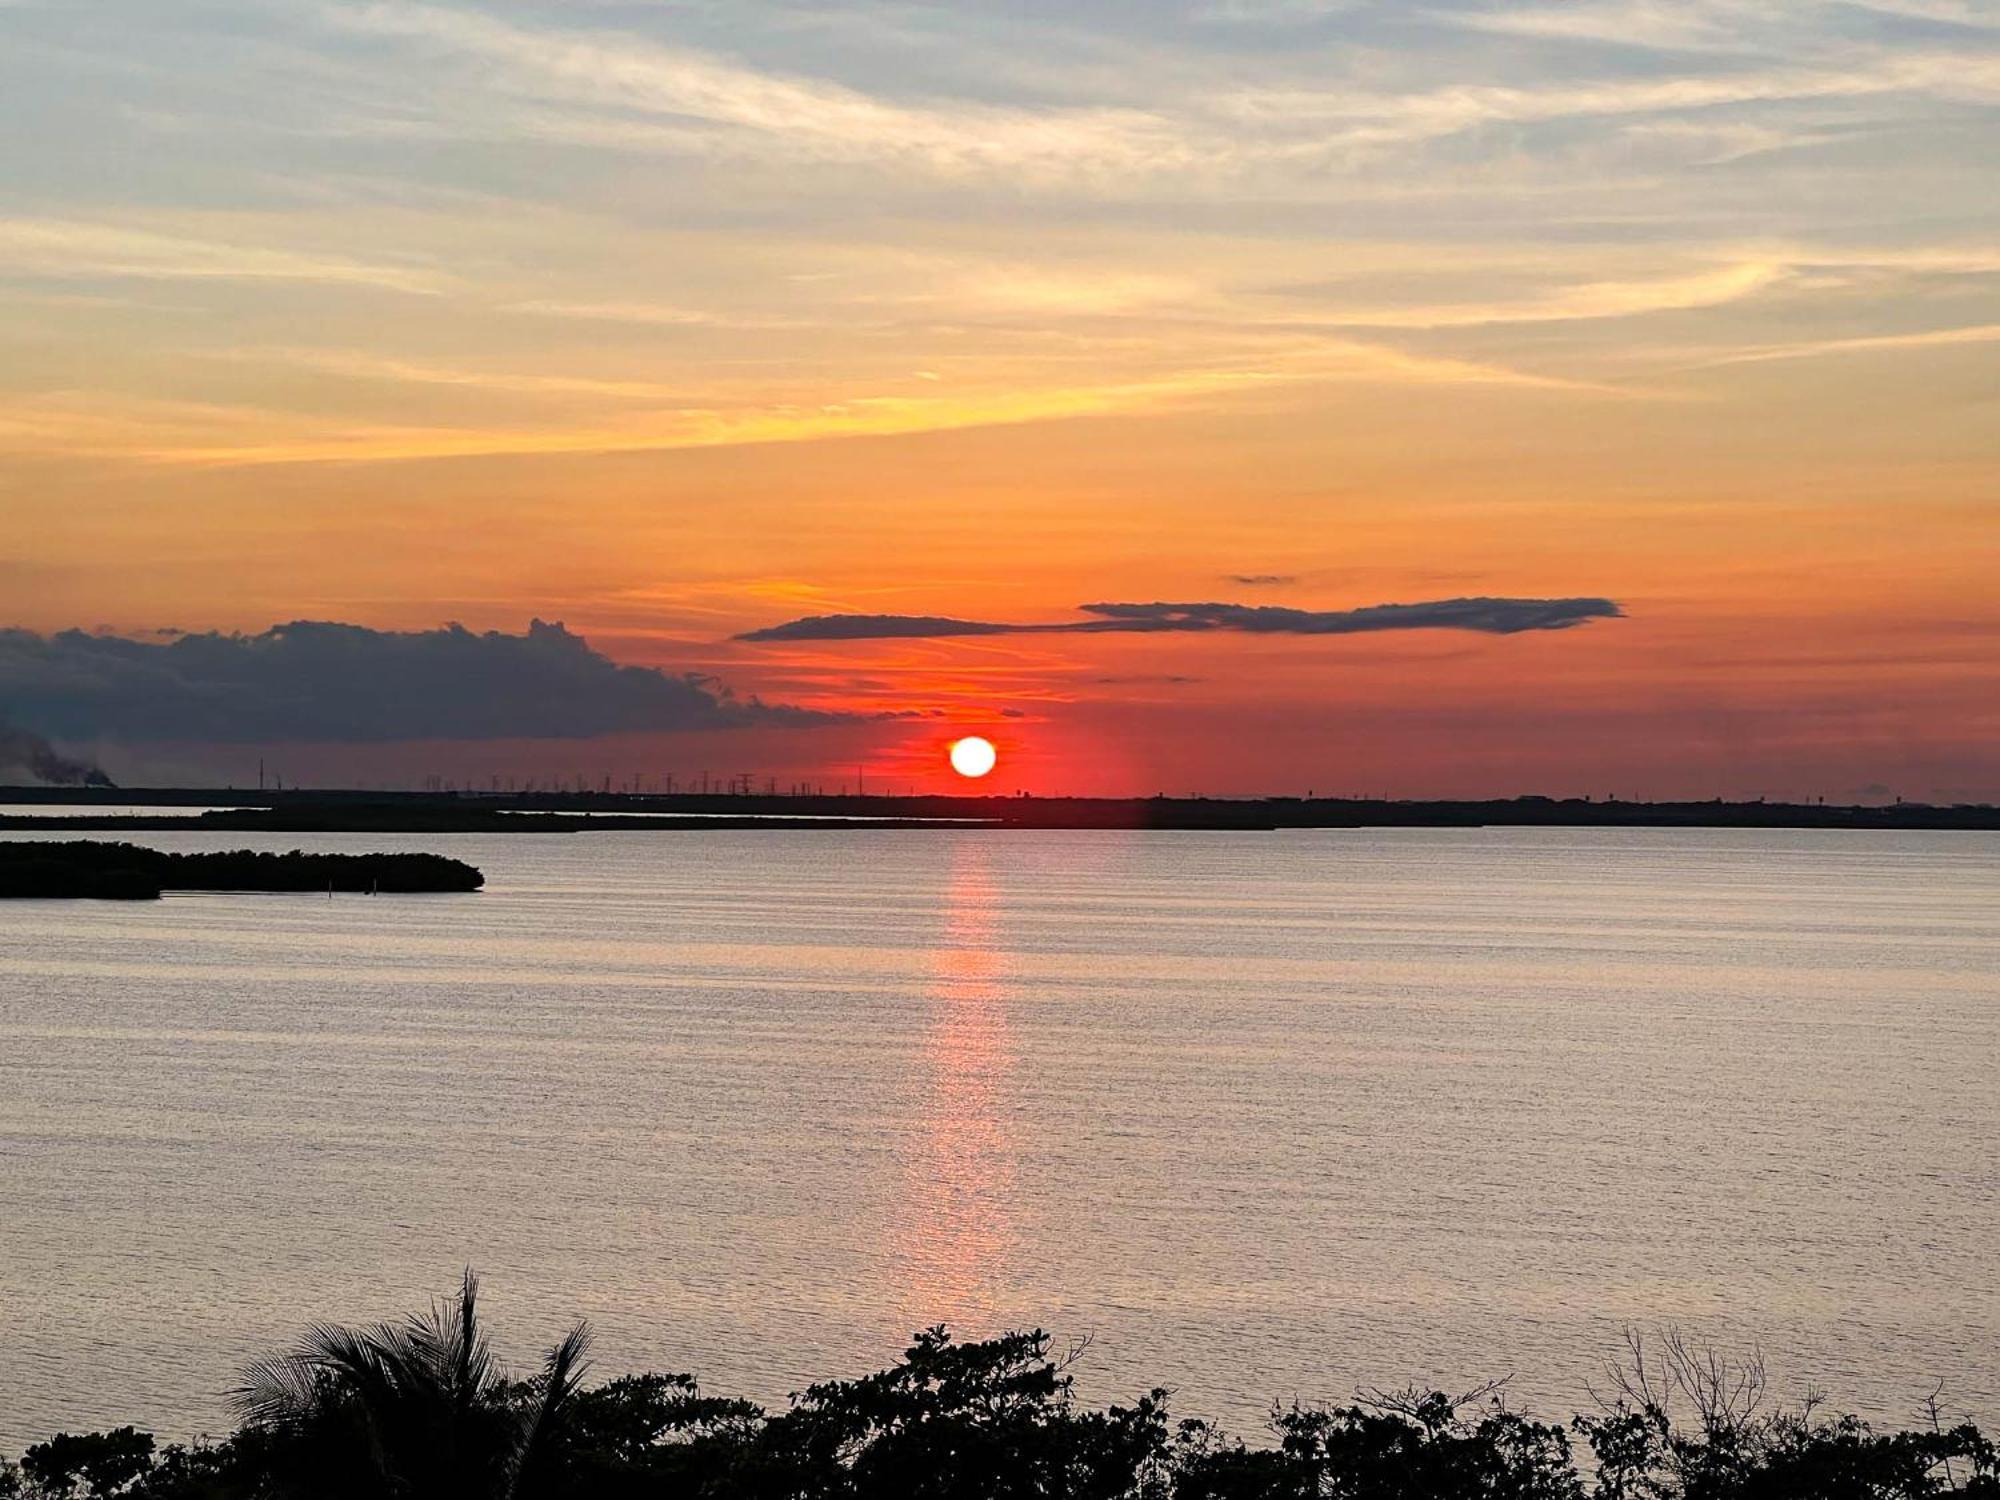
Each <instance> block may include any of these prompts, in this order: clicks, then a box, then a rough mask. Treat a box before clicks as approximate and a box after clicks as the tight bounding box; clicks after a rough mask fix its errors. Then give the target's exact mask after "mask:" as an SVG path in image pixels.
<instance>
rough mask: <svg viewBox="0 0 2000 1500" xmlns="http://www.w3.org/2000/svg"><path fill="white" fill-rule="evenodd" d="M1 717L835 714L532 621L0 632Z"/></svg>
mask: <svg viewBox="0 0 2000 1500" xmlns="http://www.w3.org/2000/svg"><path fill="white" fill-rule="evenodd" d="M0 710H4V711H5V713H6V714H7V715H9V716H10V717H11V718H12V719H13V720H14V721H16V722H17V723H20V724H23V725H32V726H33V727H34V728H35V729H36V730H38V731H40V732H41V733H42V734H47V735H52V736H55V737H58V738H62V739H68V740H87V739H93V738H110V739H122V740H132V741H163V742H164V741H207V742H213V743H222V744H231V743H234V744H245V743H255V742H263V741H319V742H327V743H368V742H388V741H396V740H424V739H453V740H489V739H585V738H589V737H592V736H595V735H601V734H615V733H620V732H627V731H644V730H677V729H678V730H685V729H737V728H745V727H763V728H787V727H810V726H815V725H823V724H833V723H844V722H848V721H849V716H848V715H844V714H837V713H826V712H821V711H818V710H814V709H804V708H797V707H792V706H789V705H785V704H767V703H763V702H761V701H759V700H758V699H756V698H754V697H752V698H747V699H738V698H736V697H735V696H733V695H732V694H731V692H730V691H729V689H728V688H727V687H725V686H724V685H723V684H722V683H720V682H718V681H717V680H716V679H714V678H712V677H708V676H704V675H701V674H698V673H683V674H675V673H670V672H664V671H661V670H659V669H657V668H654V667H634V666H621V665H619V664H618V663H617V662H614V661H612V660H611V659H610V658H609V657H606V656H604V655H602V654H601V653H599V652H598V651H596V650H594V649H592V647H591V646H590V644H589V643H588V642H587V641H585V640H584V638H583V637H582V636H579V635H573V634H571V633H570V632H569V631H568V630H567V629H565V628H564V627H563V625H562V624H561V623H560V622H558V623H555V624H549V623H547V622H544V621H542V620H539V619H538V620H535V621H533V622H532V623H531V624H530V625H529V626H528V629H527V631H526V633H524V634H522V635H509V634H507V633H505V632H504V631H486V632H484V633H476V632H473V631H470V630H467V629H465V628H464V627H463V626H461V625H456V624H453V625H446V626H443V627H441V628H439V629H436V630H421V631H387V630H373V629H370V628H368V627H366V626H362V625H344V624H338V623H335V622H332V621H325V620H295V621H292V622H291V623H290V624H285V625H274V626H272V627H271V628H270V629H269V630H266V631H264V632H262V633H261V634H257V635H223V634H219V633H214V632H211V633H206V634H198V635H179V636H175V637H172V638H169V639H166V640H160V641H148V640H134V639H130V638H127V637H123V636H113V635H93V634H90V633H87V632H85V631H81V630H64V631H58V632H57V633H55V634H54V635H49V636H42V635H37V634H35V633H34V632H33V631H28V630H19V629H13V630H0Z"/></svg>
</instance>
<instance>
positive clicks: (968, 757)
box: [951, 734, 1000, 780]
mask: <svg viewBox="0 0 2000 1500" xmlns="http://www.w3.org/2000/svg"><path fill="white" fill-rule="evenodd" d="M999 759H1000V756H999V754H998V752H996V751H995V750H994V748H993V741H991V740H983V739H981V738H980V737H979V736H978V735H976V734H969V735H967V736H966V737H965V738H964V739H962V740H953V741H952V742H951V768H952V769H953V770H954V771H956V772H958V774H959V775H961V776H970V777H972V778H974V779H975V780H976V779H978V778H979V777H981V776H984V775H985V774H986V773H987V772H988V771H990V770H992V769H993V765H994V762H996V761H997V760H999Z"/></svg>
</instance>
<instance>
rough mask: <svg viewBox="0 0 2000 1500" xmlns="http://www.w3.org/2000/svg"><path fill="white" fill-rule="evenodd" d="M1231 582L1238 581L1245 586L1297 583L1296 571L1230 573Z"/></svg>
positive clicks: (1255, 586) (1257, 586) (1260, 586)
mask: <svg viewBox="0 0 2000 1500" xmlns="http://www.w3.org/2000/svg"><path fill="white" fill-rule="evenodd" d="M1229 581H1230V582H1231V583H1240V584H1242V585H1243V586H1244V587H1245V588H1268V587H1271V586H1273V585H1276V584H1282V583H1297V582H1298V581H1299V575H1298V574H1296V573H1231V574H1230V575H1229Z"/></svg>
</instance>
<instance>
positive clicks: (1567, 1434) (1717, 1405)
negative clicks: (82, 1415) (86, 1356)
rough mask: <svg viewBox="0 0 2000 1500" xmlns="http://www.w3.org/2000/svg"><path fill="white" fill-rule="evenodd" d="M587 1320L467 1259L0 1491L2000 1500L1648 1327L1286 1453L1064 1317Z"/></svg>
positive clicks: (268, 1495)
mask: <svg viewBox="0 0 2000 1500" xmlns="http://www.w3.org/2000/svg"><path fill="white" fill-rule="evenodd" d="M589 1345H590V1334H589V1330H588V1329H587V1328H586V1327H584V1326H583V1325H581V1324H579V1325H577V1326H576V1327H575V1328H573V1329H572V1330H571V1331H570V1332H569V1333H568V1334H567V1335H566V1336H565V1337H564V1338H563V1339H562V1341H561V1342H560V1343H558V1344H557V1345H556V1346H555V1347H554V1348H553V1349H551V1350H550V1351H549V1352H548V1354H547V1356H546V1357H545V1358H544V1360H543V1361H542V1365H541V1369H540V1370H539V1371H538V1372H537V1373H535V1374H534V1375H531V1376H529V1377H528V1378H526V1379H516V1378H512V1377H510V1376H509V1375H508V1374H507V1373H506V1372H505V1371H504V1370H503V1369H502V1368H501V1367H500V1366H499V1364H498V1362H497V1361H496V1360H495V1358H494V1355H493V1351H492V1349H491V1348H490V1346H489V1345H488V1343H487V1339H486V1334H485V1331H484V1328H483V1327H482V1325H481V1322H480V1317H479V1310H478V1283H477V1281H476V1280H474V1278H473V1277H472V1275H471V1273H470V1272H468V1273H467V1274H466V1277H465V1281H464V1285H463V1287H462V1289H461V1290H460V1292H459V1294H458V1295H457V1296H456V1297H453V1298H451V1299H449V1300H447V1301H440V1302H439V1303H437V1304H436V1305H435V1306H433V1308H432V1309H431V1311H430V1312H429V1313H427V1314H419V1315H418V1316H416V1317H413V1318H410V1319H407V1320H406V1321H404V1322H401V1323H385V1324H378V1325H376V1326H374V1327H369V1328H339V1327H334V1326H330V1325H327V1324H319V1325H316V1326H315V1327H314V1328H313V1329H312V1331H311V1332H310V1333H309V1334H308V1335H307V1336H306V1337H305V1339H304V1340H303V1341H302V1342H301V1343H299V1344H298V1345H297V1346H296V1347H295V1348H294V1349H292V1350H291V1351H290V1352H288V1353H285V1354H280V1355H278V1356H276V1357H274V1358H269V1359H262V1360H258V1361H257V1362H255V1363H254V1364H252V1365H251V1366H250V1367H249V1368H248V1369H247V1370H245V1371H244V1373H243V1376H242V1379H241V1382H240V1384H239V1385H238V1387H237V1389H236V1391H235V1393H234V1401H235V1406H236V1410H237V1414H238V1416H239V1419H240V1421H241V1424H242V1425H241V1426H240V1427H239V1428H238V1429H237V1430H236V1432H235V1433H234V1434H232V1435H231V1436H229V1437H227V1438H224V1439H222V1440H221V1441H219V1442H218V1441H210V1440H206V1439H204V1440H202V1441H200V1442H197V1443H194V1444H191V1445H180V1444H176V1445H173V1446H170V1447H168V1448H166V1449H164V1450H160V1449H159V1448H158V1447H157V1445H156V1444H155V1442H154V1440H153V1438H152V1436H151V1435H150V1434H148V1433H144V1432H139V1431H137V1430H135V1429H133V1428H131V1427H121V1428H118V1429H116V1430H115V1431H111V1432H95V1433H85V1434H80V1435H78V1434H61V1435H58V1436H56V1437H54V1438H51V1439H49V1440H48V1441H47V1442H43V1443H37V1444H35V1445H34V1446H33V1447H31V1448H29V1449H28V1450H27V1452H26V1453H25V1454H24V1455H23V1456H22V1460H21V1464H20V1466H19V1469H18V1470H11V1469H10V1468H9V1467H8V1466H5V1465H0V1496H7V1495H13V1496H22V1495H28V1496H36V1497H56V1496H63V1497H73V1496H79V1495H84V1496H91V1497H94V1500H95V1497H102V1500H109V1497H113V1496H117V1497H123V1500H336V1497H337V1500H391V1497H402V1500H655V1497H657V1500H710V1497H713V1500H721V1497H725V1496H727V1497H732V1500H864V1497H868V1500H874V1497H880V1500H1305V1497H1308V1496H1315V1497H1339V1500H1475V1497H1476V1500H1919V1497H1933V1496H1941V1495H1954V1496H1976V1497H1981V1500H1993V1497H1994V1496H1996V1495H2000V1458H1996V1454H1995V1452H1994V1447H1993V1444H1992V1443H1991V1442H1989V1441H1988V1440H1987V1439H1986V1438H1985V1437H1984V1436H1983V1435H1982V1434H1981V1433H1980V1431H1979V1430H1978V1428H1977V1427H1975V1426H1973V1425H1972V1424H1971V1423H1969V1422H1960V1423H1957V1424H1950V1423H1947V1422H1946V1421H1945V1420H1944V1419H1943V1418H1942V1414H1941V1412H1940V1410H1939V1406H1938V1402H1937V1393H1936V1392H1933V1393H1931V1397H1930V1399H1929V1400H1928V1401H1927V1402H1925V1401H1923V1400H1922V1398H1921V1394H1920V1395H1919V1409H1920V1411H1921V1412H1922V1417H1920V1421H1921V1424H1922V1425H1920V1426H1919V1427H1918V1428H1917V1429H1916V1430H1914V1431H1907V1432H1894V1433H1876V1432H1874V1431H1871V1430H1870V1429H1869V1428H1868V1427H1867V1426H1866V1425H1865V1424H1864V1423H1862V1422H1860V1421H1858V1420H1856V1419H1855V1418H1853V1417H1836V1416H1832V1415H1830V1414H1828V1413H1827V1412H1826V1411H1825V1410H1824V1409H1823V1408H1822V1407H1820V1406H1819V1405H1818V1404H1816V1403H1814V1402H1812V1401H1810V1400H1809V1401H1808V1402H1807V1403H1806V1404H1805V1405H1803V1406H1801V1407H1796V1408H1785V1407H1782V1406H1777V1405H1775V1404H1772V1403H1770V1402H1769V1401H1768V1400H1767V1397H1768V1395H1769V1391H1768V1388H1767V1385H1766V1382H1765V1378H1764V1371H1763V1368H1762V1366H1761V1364H1760V1363H1758V1362H1757V1361H1756V1360H1754V1359H1753V1360H1750V1361H1746V1362H1738V1361H1732V1360H1729V1359H1726V1358H1720V1357H1717V1356H1715V1355H1712V1354H1709V1353H1707V1352H1706V1351H1700V1350H1696V1349H1693V1348H1691V1347H1690V1346H1688V1345H1687V1344H1686V1343H1685V1342H1684V1341H1682V1340H1680V1339H1679V1338H1677V1337H1674V1336H1671V1335H1669V1336H1668V1338H1667V1339H1666V1340H1665V1342H1664V1346H1663V1347H1661V1348H1657V1349H1655V1348H1649V1347H1647V1346H1645V1345H1644V1344H1642V1343H1641V1342H1639V1341H1638V1340H1636V1339H1635V1340H1633V1341H1632V1342H1631V1344H1630V1348H1629V1354H1630V1358H1629V1360H1628V1361H1627V1362H1626V1363H1624V1364H1622V1365H1621V1366H1619V1367H1618V1368H1616V1369H1614V1370H1612V1371H1609V1372H1607V1374H1608V1377H1609V1378H1608V1381H1607V1384H1606V1390H1605V1393H1604V1394H1602V1395H1601V1396H1600V1398H1599V1400H1598V1403H1597V1409H1596V1410H1594V1411H1593V1412H1591V1413H1589V1414H1587V1415H1580V1416H1577V1417H1575V1418H1573V1419H1572V1420H1571V1421H1569V1422H1568V1423H1549V1422H1542V1421H1538V1420H1536V1419H1535V1418H1533V1417H1531V1416H1528V1415H1526V1414H1524V1413H1521V1412H1518V1411H1516V1410H1514V1409H1512V1408H1511V1407H1510V1406H1508V1405H1507V1403H1506V1402H1505V1400H1504V1399H1503V1398H1504V1390H1503V1388H1502V1387H1503V1384H1504V1383H1494V1384H1489V1385H1485V1386H1481V1387H1479V1388H1477V1389H1475V1390H1473V1391H1470V1392H1466V1393H1464V1394H1461V1395H1456V1396H1453V1395H1449V1394H1447V1393H1445V1392H1442V1391H1426V1390H1423V1389H1421V1388H1418V1387H1409V1388H1406V1389H1402V1390H1394V1391H1364V1392H1362V1393H1361V1394H1360V1396H1359V1397H1358V1398H1357V1399H1356V1400H1355V1401H1354V1402H1353V1403H1352V1404H1349V1405H1344V1406H1333V1407H1314V1406H1301V1405H1298V1404H1293V1405H1291V1406H1289V1407H1277V1408H1274V1410H1273V1413H1272V1419H1271V1426H1272V1430H1273V1436H1275V1438H1276V1439H1277V1441H1276V1443H1275V1444H1271V1443H1268V1442H1267V1443H1261V1444H1258V1445H1255V1446H1253V1445H1248V1444H1245V1443H1243V1442H1241V1441H1239V1440H1237V1439H1234V1438H1231V1437H1229V1436H1228V1435H1226V1434H1225V1433H1223V1432H1222V1431H1220V1430H1219V1429H1217V1428H1215V1427H1214V1426H1212V1425H1210V1424H1209V1423H1207V1422H1203V1421H1199V1420H1192V1419H1185V1420H1181V1421H1178V1422H1176V1421H1173V1420H1171V1419H1170V1416H1169V1411H1168V1402H1169V1393H1168V1392H1167V1391H1165V1390H1159V1389H1156V1390H1153V1391H1150V1392H1147V1393H1145V1394H1143V1395H1140V1396H1139V1397H1137V1399H1135V1400H1134V1401H1133V1402H1132V1404H1131V1405H1129V1406H1111V1407H1109V1408H1107V1409H1105V1410H1102V1411H1097V1410H1091V1409H1088V1408H1085V1407H1083V1406H1082V1405H1081V1404H1080V1403H1078V1402H1077V1400H1076V1399H1075V1396H1074V1394H1073V1391H1072V1385H1071V1377H1070V1375H1069V1374H1068V1368H1069V1366H1070V1365H1071V1364H1072V1363H1074V1361H1075V1359H1076V1357H1077V1356H1078V1355H1080V1354H1081V1353H1082V1352H1083V1351H1082V1350H1081V1349H1080V1348H1078V1349H1075V1350H1072V1351H1070V1352H1069V1354H1068V1355H1066V1356H1065V1355H1058V1354H1055V1353H1054V1352H1053V1351H1052V1349H1051V1346H1050V1341H1049V1339H1048V1337H1047V1335H1045V1334H1042V1333H1039V1332H1035V1333H1012V1334H1007V1335H1005V1336H1004V1337H1001V1338H997V1339H992V1340H989V1341H987V1342H984V1343H973V1344H963V1343H955V1342H954V1341H953V1340H952V1339H951V1338H950V1337H949V1335H948V1334H947V1333H946V1331H945V1330H944V1329H942V1328H933V1329H930V1330H927V1331H926V1332H924V1333H921V1334H919V1335H917V1338H916V1342H915V1343H914V1344H913V1345H912V1346H911V1347H910V1348H909V1350H908V1351H907V1352H906V1353H905V1354H904V1356H903V1358H902V1360H901V1361H900V1362H899V1363H897V1364H895V1365H894V1366H892V1367H891V1368H889V1369H886V1370H883V1371H880V1372H879V1373H877V1374H873V1375H866V1376H863V1377H862V1378H860V1379H858V1380H829V1381H824V1382H822V1383H820V1384H817V1385H813V1386H809V1387H807V1388H806V1389H805V1390H803V1391H801V1392H799V1393H798V1394H797V1395H795V1396H793V1397H792V1399H791V1403H790V1405H789V1406H788V1407H787V1408H786V1409H785V1410H783V1411H779V1412H767V1411H765V1410H764V1409H763V1408H761V1407H759V1406H756V1405H754V1404H752V1403H751V1402H748V1401H742V1400H734V1399H730V1398H728V1397H718V1396H711V1395H707V1394H705V1393H704V1392H703V1390H702V1388H701V1386H700V1385H699V1384H698V1383H697V1381H696V1380H695V1379H694V1377H693V1376H691V1375H680V1374H668V1375H628V1376H625V1377H622V1378H620V1379H616V1380H612V1381H610V1382H608V1383H606V1384H602V1385H591V1384H589V1383H588V1380H587V1371H588V1366H587V1357H588V1350H589Z"/></svg>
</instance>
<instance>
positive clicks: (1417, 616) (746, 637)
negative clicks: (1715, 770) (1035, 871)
mask: <svg viewBox="0 0 2000 1500" xmlns="http://www.w3.org/2000/svg"><path fill="white" fill-rule="evenodd" d="M1077 607H1078V609H1079V610H1081V611H1082V612H1083V613H1085V614H1088V615H1091V616H1094V618H1092V619H1088V620H1060V621H1050V622H1036V623H1027V624H1015V623H1002V622H998V621H991V620H957V619H952V618H949V617H947V616H940V615H812V616H807V617H806V618H803V619H798V620H787V621H786V622H785V623H784V624H782V625H768V626H765V627H764V628H763V629H761V630H751V631H746V632H745V633H743V634H742V635H739V636H737V637H736V639H737V640H739V641H862V640H912V639H942V638H947V637H953V636H992V635H1110V634H1131V635H1158V634H1169V633H1192V634H1206V633H1212V632H1219V631H1220V632H1237V633H1241V634H1246V635H1359V634H1364V633H1367V632H1372V631H1383V630H1471V631H1477V632H1480V633H1481V634H1486V635H1516V634H1519V633H1521V632H1523V631H1530V630H1567V629H1570V628H1571V627H1573V626H1577V625H1581V624H1584V623H1586V622H1587V621H1590V620H1608V619H1618V618H1620V617H1622V616H1623V614H1624V611H1623V610H1622V609H1620V608H1619V606H1618V605H1617V604H1616V603H1614V602H1613V601H1612V600H1609V599H1587V598H1578V599H1492V598H1479V599H1438V600H1432V601H1430V602H1428V603H1422V604H1374V605H1367V606H1364V607H1362V608H1359V609H1325V610H1315V609H1287V608H1283V607H1281V606H1277V605H1268V604H1220V603H1200V604H1168V603H1151V604H1082V605H1078V606H1077Z"/></svg>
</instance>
